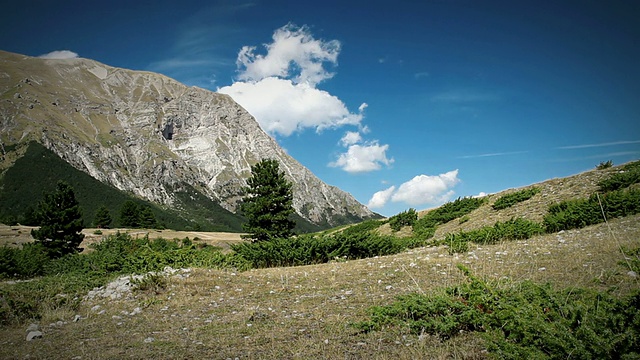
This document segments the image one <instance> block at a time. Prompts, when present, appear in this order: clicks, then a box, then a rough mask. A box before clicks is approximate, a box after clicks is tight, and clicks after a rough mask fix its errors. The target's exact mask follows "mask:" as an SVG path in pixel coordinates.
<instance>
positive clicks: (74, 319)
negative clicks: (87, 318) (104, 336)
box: [73, 315, 82, 322]
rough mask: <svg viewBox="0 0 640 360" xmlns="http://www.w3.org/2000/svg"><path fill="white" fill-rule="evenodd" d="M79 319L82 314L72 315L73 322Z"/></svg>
mask: <svg viewBox="0 0 640 360" xmlns="http://www.w3.org/2000/svg"><path fill="white" fill-rule="evenodd" d="M80 319H82V316H80V315H76V316H74V317H73V322H78V321H79V320H80Z"/></svg>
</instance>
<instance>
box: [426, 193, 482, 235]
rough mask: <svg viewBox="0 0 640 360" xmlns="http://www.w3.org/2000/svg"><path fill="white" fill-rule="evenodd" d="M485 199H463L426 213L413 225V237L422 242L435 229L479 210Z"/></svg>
mask: <svg viewBox="0 0 640 360" xmlns="http://www.w3.org/2000/svg"><path fill="white" fill-rule="evenodd" d="M484 201H485V199H482V198H473V197H464V198H458V199H456V200H455V201H452V202H448V203H446V204H444V205H442V206H440V207H439V208H437V209H433V210H431V211H429V212H427V213H426V214H425V215H424V216H423V217H421V218H420V219H418V220H416V221H415V223H414V224H413V235H414V237H417V238H419V239H422V240H427V239H430V238H431V237H433V235H434V234H435V232H436V227H437V226H438V225H440V224H445V223H448V222H449V221H451V220H454V219H457V218H460V217H462V216H464V215H467V214H469V213H470V212H472V211H473V210H475V209H477V208H479V207H480V206H482V204H483V203H484Z"/></svg>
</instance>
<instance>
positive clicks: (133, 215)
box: [120, 200, 140, 228]
mask: <svg viewBox="0 0 640 360" xmlns="http://www.w3.org/2000/svg"><path fill="white" fill-rule="evenodd" d="M120 226H122V227H128V228H137V227H140V209H139V208H138V204H136V203H135V202H133V201H132V200H127V201H125V202H124V204H122V207H121V208H120Z"/></svg>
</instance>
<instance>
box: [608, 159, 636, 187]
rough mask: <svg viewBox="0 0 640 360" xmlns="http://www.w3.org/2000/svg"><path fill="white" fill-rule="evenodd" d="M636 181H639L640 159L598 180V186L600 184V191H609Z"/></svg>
mask: <svg viewBox="0 0 640 360" xmlns="http://www.w3.org/2000/svg"><path fill="white" fill-rule="evenodd" d="M637 183H640V161H634V162H632V163H629V164H627V165H625V166H623V167H622V169H621V171H620V172H618V173H615V174H613V175H611V176H610V177H608V178H607V179H604V180H602V181H600V182H599V183H598V186H600V191H603V192H609V191H615V190H620V189H624V188H626V187H629V186H630V185H633V184H637Z"/></svg>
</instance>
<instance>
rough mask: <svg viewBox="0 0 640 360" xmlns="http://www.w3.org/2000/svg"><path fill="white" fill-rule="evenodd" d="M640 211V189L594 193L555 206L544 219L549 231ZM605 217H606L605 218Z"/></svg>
mask: <svg viewBox="0 0 640 360" xmlns="http://www.w3.org/2000/svg"><path fill="white" fill-rule="evenodd" d="M639 212H640V189H624V190H616V191H611V192H608V193H605V194H602V195H599V194H593V195H591V196H590V197H589V198H587V199H572V200H566V201H562V202H560V203H556V204H553V205H551V206H550V207H549V211H548V213H547V215H545V217H544V219H543V225H544V227H545V229H546V231H547V232H549V233H552V232H557V231H560V230H568V229H576V228H582V227H585V226H588V225H593V224H598V223H601V222H604V219H605V217H606V218H607V219H610V218H616V217H623V216H628V215H633V214H637V213H639ZM603 215H604V217H603Z"/></svg>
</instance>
